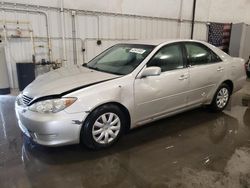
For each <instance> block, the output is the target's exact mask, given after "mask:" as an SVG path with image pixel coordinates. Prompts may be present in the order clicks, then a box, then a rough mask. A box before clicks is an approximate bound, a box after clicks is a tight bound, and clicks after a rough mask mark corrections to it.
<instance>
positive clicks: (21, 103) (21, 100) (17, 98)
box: [16, 92, 23, 106]
mask: <svg viewBox="0 0 250 188" xmlns="http://www.w3.org/2000/svg"><path fill="white" fill-rule="evenodd" d="M22 97H23V93H22V92H21V93H20V94H19V95H18V96H17V97H16V102H17V104H18V106H20V105H23V99H22Z"/></svg>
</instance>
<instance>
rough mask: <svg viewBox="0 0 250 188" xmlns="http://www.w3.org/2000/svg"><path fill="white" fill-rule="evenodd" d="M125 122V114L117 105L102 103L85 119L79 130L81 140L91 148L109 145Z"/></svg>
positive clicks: (120, 132) (115, 139) (121, 129)
mask: <svg viewBox="0 0 250 188" xmlns="http://www.w3.org/2000/svg"><path fill="white" fill-rule="evenodd" d="M125 123H126V118H125V115H124V114H123V113H122V111H121V110H120V109H119V107H118V106H116V105H112V104H108V105H103V106H101V107H99V108H97V109H95V110H94V111H93V112H92V113H91V114H90V115H89V116H88V118H87V119H86V121H85V123H84V124H83V127H82V130H81V140H82V142H83V143H84V144H85V145H86V146H87V147H88V148H91V149H101V148H106V147H109V146H111V145H112V144H114V143H115V142H116V141H117V140H118V139H119V138H120V136H121V134H122V133H123V129H124V127H125Z"/></svg>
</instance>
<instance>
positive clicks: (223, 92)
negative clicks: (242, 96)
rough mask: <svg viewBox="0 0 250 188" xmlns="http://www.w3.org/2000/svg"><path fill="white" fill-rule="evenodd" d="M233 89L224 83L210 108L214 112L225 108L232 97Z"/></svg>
mask: <svg viewBox="0 0 250 188" xmlns="http://www.w3.org/2000/svg"><path fill="white" fill-rule="evenodd" d="M230 94H231V90H230V87H229V86H228V85H227V84H225V83H223V84H221V86H220V87H219V88H218V90H217V91H216V93H215V95H214V98H213V101H212V103H211V105H210V108H211V109H212V111H214V112H220V111H222V110H224V109H225V107H226V106H227V104H228V101H229V99H230Z"/></svg>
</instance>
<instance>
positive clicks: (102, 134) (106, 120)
mask: <svg viewBox="0 0 250 188" xmlns="http://www.w3.org/2000/svg"><path fill="white" fill-rule="evenodd" d="M120 129H121V120H120V118H119V117H118V116H117V115H116V114H115V113H112V112H109V113H105V114H102V115H101V116H99V117H98V118H97V120H96V121H95V123H94V125H93V128H92V135H93V138H94V140H95V141H96V142H97V143H99V144H108V143H110V142H112V141H113V140H114V139H115V138H116V137H117V135H118V134H119V132H120Z"/></svg>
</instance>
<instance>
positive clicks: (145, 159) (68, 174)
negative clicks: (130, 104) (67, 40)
mask: <svg viewBox="0 0 250 188" xmlns="http://www.w3.org/2000/svg"><path fill="white" fill-rule="evenodd" d="M14 100H15V96H1V97H0V188H7V187H8V188H9V187H11V188H12V187H13V188H30V187H53V188H57V187H60V188H64V187H71V188H75V187H79V188H85V187H86V188H92V187H118V188H119V187H143V188H144V187H183V188H184V187H188V188H189V187H199V188H200V187H232V188H237V187H244V188H245V187H250V81H247V82H246V84H245V87H244V88H243V89H242V90H241V91H239V92H237V93H236V94H234V95H233V97H232V99H231V101H230V104H229V105H228V107H227V109H226V110H225V111H224V112H222V113H217V114H216V113H210V112H209V111H208V110H207V109H205V108H199V109H195V110H192V111H189V112H185V113H182V114H179V115H176V116H173V117H170V118H166V119H163V120H160V121H157V122H155V123H151V124H149V125H146V126H143V127H141V128H138V129H136V130H132V131H130V132H129V133H128V134H126V135H125V136H124V137H123V138H122V139H121V140H120V141H119V142H118V143H117V144H116V145H115V146H113V147H112V148H110V149H106V150H103V151H89V150H87V149H85V148H83V147H82V146H80V145H73V146H66V147H58V148H48V147H43V146H39V145H36V144H34V143H31V142H30V141H29V139H27V138H26V137H24V136H22V134H21V132H20V130H19V128H18V126H17V121H16V118H15V113H14Z"/></svg>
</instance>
